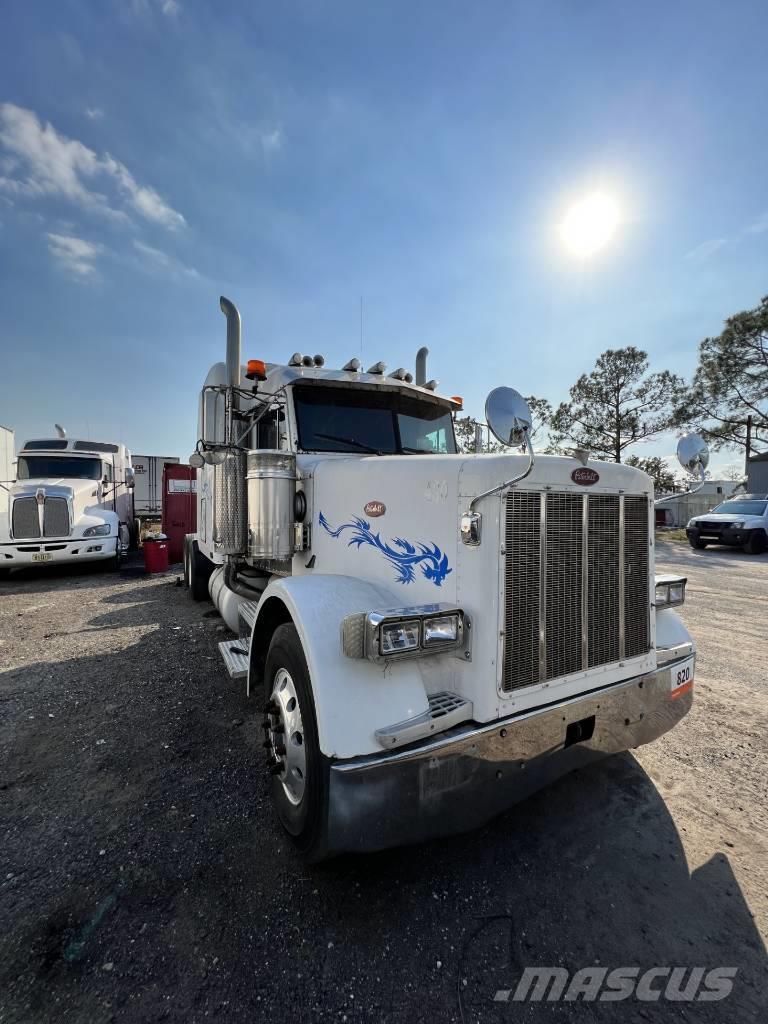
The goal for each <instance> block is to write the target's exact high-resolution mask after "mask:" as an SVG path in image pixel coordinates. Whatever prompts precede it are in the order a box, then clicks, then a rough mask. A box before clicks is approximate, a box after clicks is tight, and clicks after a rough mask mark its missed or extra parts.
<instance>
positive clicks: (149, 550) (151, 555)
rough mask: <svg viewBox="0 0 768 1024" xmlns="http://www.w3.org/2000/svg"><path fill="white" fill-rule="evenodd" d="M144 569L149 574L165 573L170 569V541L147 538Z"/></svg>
mask: <svg viewBox="0 0 768 1024" xmlns="http://www.w3.org/2000/svg"><path fill="white" fill-rule="evenodd" d="M144 568H145V569H146V570H147V572H165V571H166V569H167V568H168V541H167V540H166V539H165V537H163V538H162V539H161V540H156V539H155V538H154V537H147V538H146V540H145V541H144Z"/></svg>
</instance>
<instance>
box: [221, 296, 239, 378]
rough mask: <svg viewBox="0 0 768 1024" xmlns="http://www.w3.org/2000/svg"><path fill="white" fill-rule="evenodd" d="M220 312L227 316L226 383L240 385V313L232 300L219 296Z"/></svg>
mask: <svg viewBox="0 0 768 1024" xmlns="http://www.w3.org/2000/svg"><path fill="white" fill-rule="evenodd" d="M219 305H220V306H221V312H222V313H223V314H224V316H225V317H226V318H227V384H228V385H229V386H230V387H231V388H239V387H240V313H239V311H238V308H237V306H236V305H235V304H234V302H231V301H230V300H229V299H226V298H224V296H223V295H222V296H221V297H220V298H219Z"/></svg>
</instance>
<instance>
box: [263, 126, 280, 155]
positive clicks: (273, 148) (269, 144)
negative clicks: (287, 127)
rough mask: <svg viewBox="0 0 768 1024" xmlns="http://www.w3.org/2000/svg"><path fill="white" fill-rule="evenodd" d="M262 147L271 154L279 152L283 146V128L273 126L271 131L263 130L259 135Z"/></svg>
mask: <svg viewBox="0 0 768 1024" xmlns="http://www.w3.org/2000/svg"><path fill="white" fill-rule="evenodd" d="M259 141H260V142H261V148H262V149H263V150H264V152H265V153H266V154H267V155H269V154H270V153H277V152H278V150H280V149H282V148H283V132H282V129H281V128H273V129H271V131H263V132H261V134H260V136H259Z"/></svg>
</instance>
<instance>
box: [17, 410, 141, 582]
mask: <svg viewBox="0 0 768 1024" xmlns="http://www.w3.org/2000/svg"><path fill="white" fill-rule="evenodd" d="M58 431H59V436H58V437H55V438H40V439H33V440H30V441H27V442H26V443H25V444H24V445H23V446H22V448H21V451H20V452H19V455H18V461H17V466H16V481H15V483H13V484H12V486H11V487H10V494H9V502H8V509H7V513H6V515H7V521H6V522H3V523H2V524H0V573H3V574H7V573H8V572H9V571H10V570H11V569H17V568H21V567H23V566H33V565H40V564H45V563H50V562H68V563H73V564H74V563H76V562H99V563H101V564H103V565H104V566H105V567H106V568H109V567H115V568H117V566H118V565H119V563H120V559H121V557H122V555H123V553H124V552H125V551H127V549H128V547H129V544H130V540H131V531H132V528H133V503H132V496H131V491H132V488H133V483H134V478H133V469H132V467H131V453H130V452H129V451H128V449H127V448H126V447H125V445H122V444H112V443H110V442H106V441H90V440H89V441H82V440H70V439H68V438H67V437H66V436H64V431H63V429H62V428H58Z"/></svg>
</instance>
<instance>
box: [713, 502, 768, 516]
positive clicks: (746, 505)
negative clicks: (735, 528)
mask: <svg viewBox="0 0 768 1024" xmlns="http://www.w3.org/2000/svg"><path fill="white" fill-rule="evenodd" d="M766 506H768V501H724V502H723V504H722V505H718V506H717V508H715V509H712V511H713V512H725V513H730V512H734V513H735V514H736V515H739V516H762V515H765V509H766Z"/></svg>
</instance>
